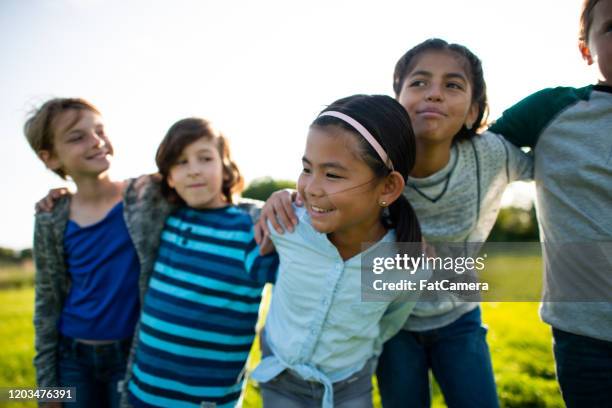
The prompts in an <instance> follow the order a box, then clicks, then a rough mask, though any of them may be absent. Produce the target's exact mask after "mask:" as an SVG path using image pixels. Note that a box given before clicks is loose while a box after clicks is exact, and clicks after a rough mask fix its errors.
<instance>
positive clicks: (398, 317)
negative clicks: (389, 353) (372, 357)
mask: <svg viewBox="0 0 612 408" xmlns="http://www.w3.org/2000/svg"><path fill="white" fill-rule="evenodd" d="M415 304H416V302H407V301H403V300H394V301H392V302H391V303H389V306H388V307H387V310H385V313H384V314H383V316H382V318H381V319H380V323H379V327H380V335H379V336H378V339H376V343H375V345H374V349H375V352H376V354H380V353H381V352H382V347H383V344H385V342H386V341H387V340H389V339H390V338H391V337H393V336H395V335H396V334H397V333H398V332H399V331H400V330H401V329H402V327H404V324H405V323H406V319H408V316H409V315H410V312H412V309H414V306H415Z"/></svg>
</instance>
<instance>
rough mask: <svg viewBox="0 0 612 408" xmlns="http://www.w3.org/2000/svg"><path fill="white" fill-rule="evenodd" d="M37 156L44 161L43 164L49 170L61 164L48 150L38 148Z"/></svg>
mask: <svg viewBox="0 0 612 408" xmlns="http://www.w3.org/2000/svg"><path fill="white" fill-rule="evenodd" d="M37 154H38V158H39V159H40V160H42V162H43V163H45V166H46V167H47V168H48V169H49V170H59V169H60V168H61V167H62V165H61V163H60V161H59V159H58V158H57V156H56V155H55V154H53V152H52V151H49V150H40V151H39V152H38V153H37Z"/></svg>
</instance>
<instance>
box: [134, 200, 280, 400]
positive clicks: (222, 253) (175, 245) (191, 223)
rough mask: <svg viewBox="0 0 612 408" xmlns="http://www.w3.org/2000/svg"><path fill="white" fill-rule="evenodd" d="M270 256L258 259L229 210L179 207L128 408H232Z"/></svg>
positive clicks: (248, 224)
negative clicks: (212, 407)
mask: <svg viewBox="0 0 612 408" xmlns="http://www.w3.org/2000/svg"><path fill="white" fill-rule="evenodd" d="M277 269H278V256H277V255H276V254H272V255H268V256H263V257H262V256H260V255H259V248H258V247H257V246H256V244H255V241H254V239H253V223H252V221H251V218H250V216H249V215H248V214H247V213H245V212H243V211H242V210H240V209H238V208H237V207H234V206H229V207H224V208H220V209H211V210H195V209H191V208H180V209H179V210H177V211H176V212H175V213H174V214H172V215H171V216H170V217H168V219H167V220H166V223H165V227H164V230H163V232H162V236H161V244H160V248H159V251H158V255H157V261H156V263H155V267H154V270H153V274H152V276H151V282H150V285H149V291H148V292H147V294H146V296H145V299H144V305H143V310H142V315H141V320H140V328H139V332H138V344H137V349H136V357H135V360H134V364H133V366H132V371H133V376H132V380H131V382H130V384H129V391H130V401H131V402H132V404H134V405H135V406H162V407H167V406H172V407H200V404H201V403H202V402H213V403H216V406H217V407H225V406H228V407H230V406H234V405H235V404H236V402H237V400H238V398H239V396H240V391H241V388H242V379H241V378H240V374H241V372H242V370H243V367H244V365H245V362H246V360H247V357H248V355H249V350H250V348H251V344H252V343H253V339H254V336H255V323H256V322H257V316H258V311H259V303H260V300H261V290H262V287H263V285H264V284H265V283H267V282H273V281H274V280H275V278H276V271H277Z"/></svg>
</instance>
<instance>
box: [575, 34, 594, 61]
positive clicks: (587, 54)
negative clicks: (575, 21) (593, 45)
mask: <svg viewBox="0 0 612 408" xmlns="http://www.w3.org/2000/svg"><path fill="white" fill-rule="evenodd" d="M578 49H579V50H580V54H581V55H582V59H583V60H585V61H586V62H587V64H589V65H592V64H593V56H592V55H591V50H590V49H589V46H588V45H587V43H586V41H584V40H580V41H578Z"/></svg>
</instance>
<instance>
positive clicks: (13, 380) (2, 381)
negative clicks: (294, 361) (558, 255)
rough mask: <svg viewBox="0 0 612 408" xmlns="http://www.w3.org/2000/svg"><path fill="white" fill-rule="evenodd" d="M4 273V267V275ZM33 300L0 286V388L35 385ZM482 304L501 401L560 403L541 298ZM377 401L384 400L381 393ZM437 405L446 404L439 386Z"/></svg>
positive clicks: (29, 292)
mask: <svg viewBox="0 0 612 408" xmlns="http://www.w3.org/2000/svg"><path fill="white" fill-rule="evenodd" d="M525 267H531V268H533V269H534V270H535V271H534V274H537V275H538V276H539V272H538V271H537V269H535V268H537V265H533V264H532V265H525ZM3 273H4V271H3V270H0V281H2V274H3ZM11 273H13V274H18V275H19V276H20V277H24V276H26V278H25V279H30V278H29V276H30V275H29V274H28V273H26V272H23V273H19V272H18V271H14V270H13V271H12V272H11ZM5 278H6V276H5ZM7 279H8V278H7ZM7 279H5V281H7ZM33 304H34V291H33V288H32V287H31V284H23V285H13V284H11V285H6V286H5V288H4V289H1V290H0V305H1V306H0V322H1V324H0V388H1V387H19V386H22V387H31V386H33V385H34V369H33V367H32V358H33V355H34V351H33V338H34V331H33V327H32V312H33ZM482 309H483V320H484V322H485V323H486V324H487V325H488V326H489V333H488V342H489V346H490V348H491V354H492V357H493V366H494V370H495V376H496V381H497V386H498V392H499V396H500V401H501V406H502V407H508V408H515V407H521V408H531V407H533V408H549V407H562V406H563V402H562V400H561V397H560V394H559V391H558V388H557V383H556V381H555V375H554V364H553V359H552V352H551V335H550V329H549V327H548V326H547V325H545V324H543V323H542V322H541V321H540V319H539V317H538V304H537V303H527V302H523V303H518V302H517V303H483V306H482ZM258 359H259V354H258V352H257V351H256V347H254V352H253V354H252V356H251V361H250V366H251V367H253V366H255V365H256V363H257V361H258ZM375 403H376V406H380V404H379V402H378V397H377V396H375ZM18 406H26V407H34V406H35V405H34V404H33V403H28V404H21V405H19V404H17V403H8V402H2V401H0V407H9V408H12V407H18ZM244 406H245V407H246V408H255V407H260V406H261V401H260V398H259V394H258V392H257V388H256V387H255V385H254V384H252V383H249V384H248V388H247V393H246V396H245V401H244ZM433 406H434V407H444V406H445V404H444V401H443V399H442V397H441V395H440V394H439V392H438V391H437V389H436V388H435V387H434V405H433Z"/></svg>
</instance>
